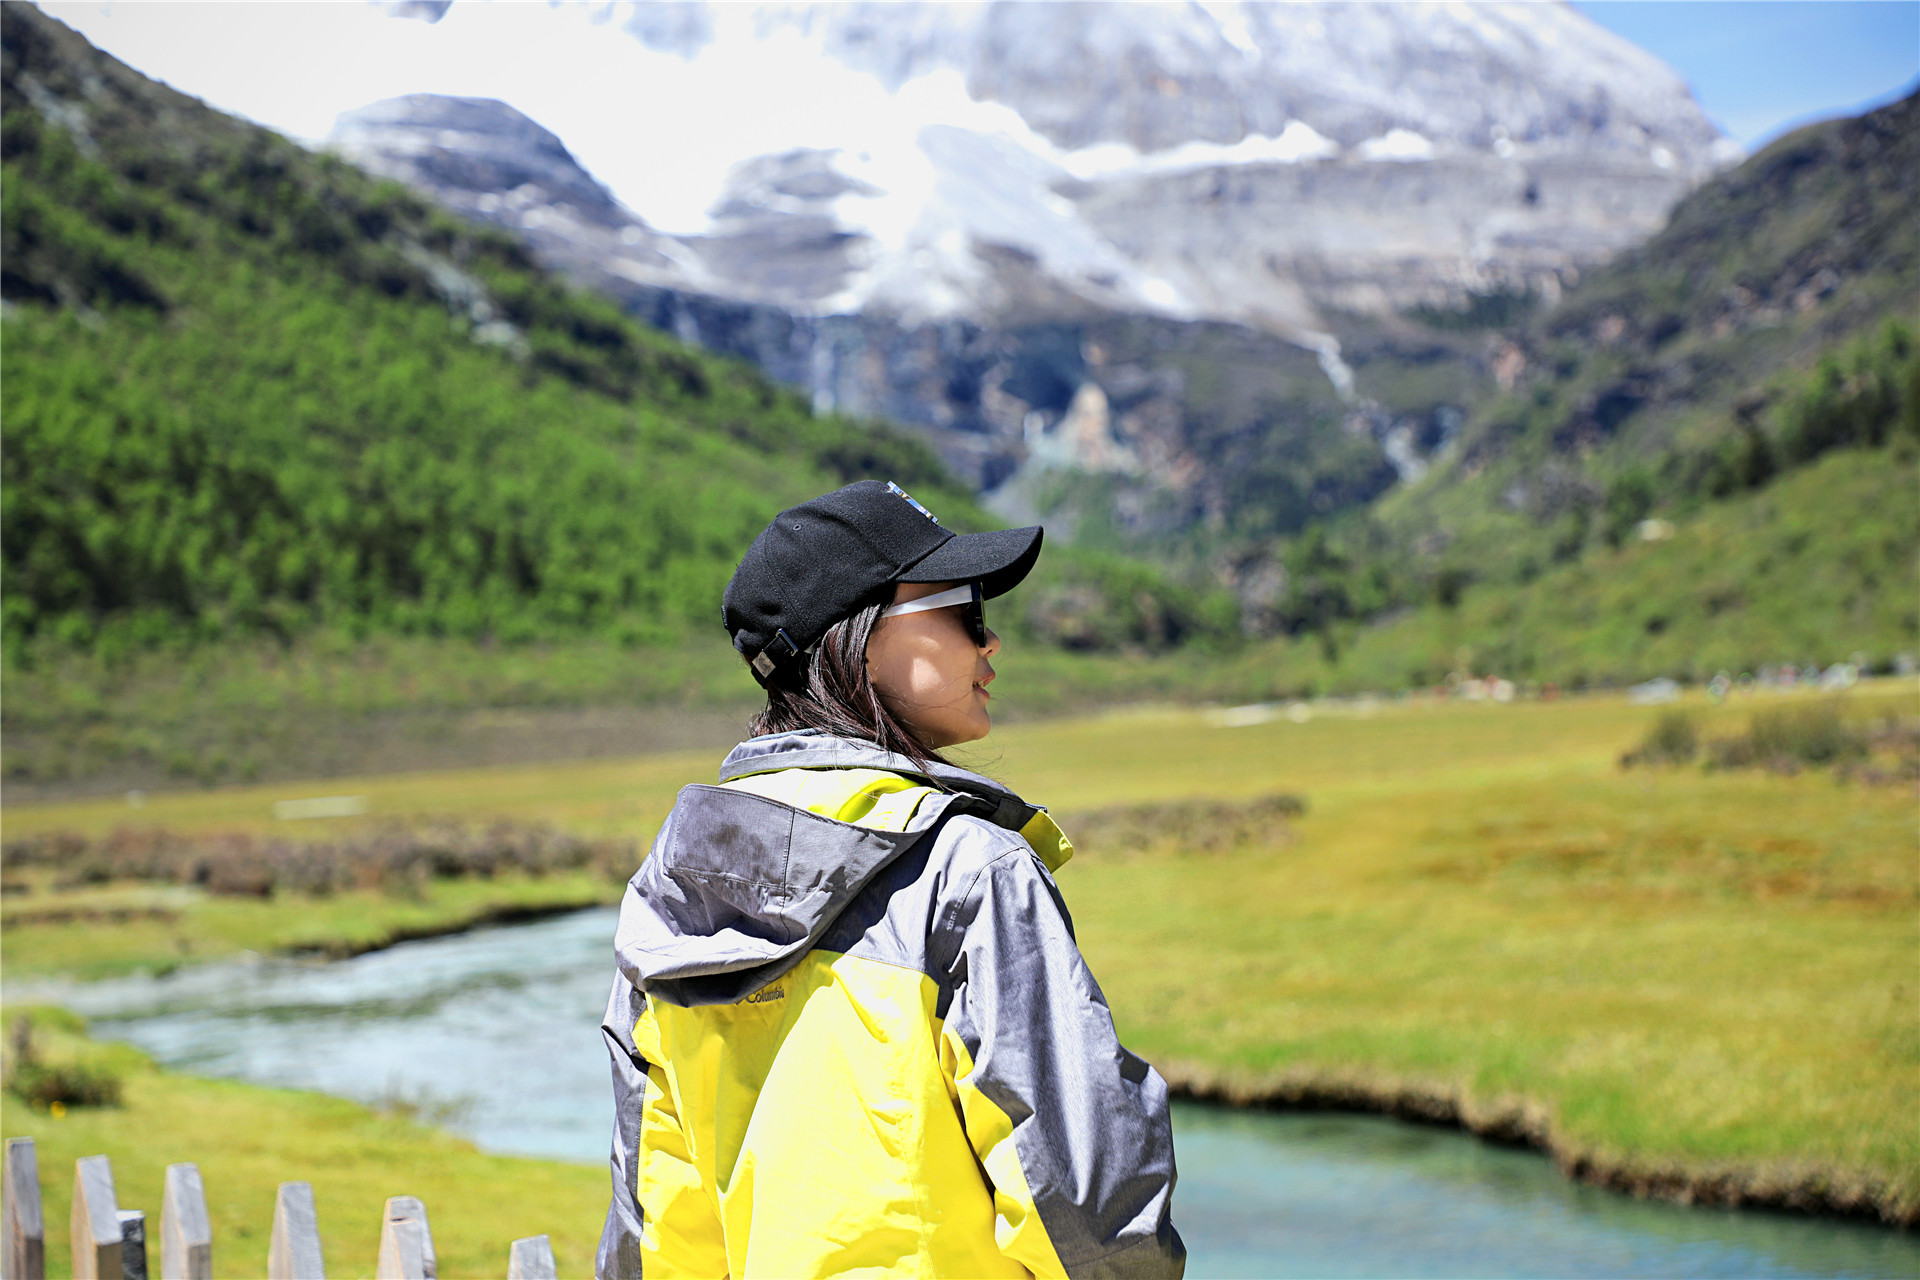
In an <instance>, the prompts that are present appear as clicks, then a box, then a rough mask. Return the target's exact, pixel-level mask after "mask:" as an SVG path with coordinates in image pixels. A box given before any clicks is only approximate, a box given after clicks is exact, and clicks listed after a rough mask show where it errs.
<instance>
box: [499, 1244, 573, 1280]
mask: <svg viewBox="0 0 1920 1280" xmlns="http://www.w3.org/2000/svg"><path fill="white" fill-rule="evenodd" d="M507 1280H560V1273H559V1271H558V1270H557V1269H556V1268H555V1267H554V1265H553V1241H551V1240H549V1239H547V1237H545V1236H544V1235H540V1236H528V1237H527V1238H526V1239H524V1240H515V1241H514V1242H513V1247H512V1248H511V1249H509V1250H508V1251H507Z"/></svg>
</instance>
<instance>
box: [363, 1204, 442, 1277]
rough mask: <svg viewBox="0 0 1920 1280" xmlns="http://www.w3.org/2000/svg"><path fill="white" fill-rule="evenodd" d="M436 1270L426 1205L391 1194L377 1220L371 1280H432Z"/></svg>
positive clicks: (431, 1232)
mask: <svg viewBox="0 0 1920 1280" xmlns="http://www.w3.org/2000/svg"><path fill="white" fill-rule="evenodd" d="M436 1272H437V1266H436V1263H435V1259H434V1256H433V1231H432V1229H431V1228H429V1227H428V1226H427V1206H426V1205H424V1204H422V1203H420V1201H419V1199H418V1198H417V1197H415V1196H394V1197H392V1198H391V1199H389V1200H388V1201H387V1209H386V1213H385V1214H384V1215H383V1216H382V1218H381V1221H380V1264H379V1266H377V1267H376V1268H375V1269H374V1272H373V1274H374V1280H435V1274H436Z"/></svg>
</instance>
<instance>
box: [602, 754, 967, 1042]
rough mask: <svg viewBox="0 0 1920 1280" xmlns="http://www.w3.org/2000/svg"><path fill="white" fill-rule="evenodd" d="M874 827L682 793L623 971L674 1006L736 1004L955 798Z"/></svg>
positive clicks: (770, 803) (716, 791)
mask: <svg viewBox="0 0 1920 1280" xmlns="http://www.w3.org/2000/svg"><path fill="white" fill-rule="evenodd" d="M956 803H959V804H969V805H970V804H976V803H978V802H977V801H975V800H973V799H972V798H971V797H945V796H943V797H937V798H936V799H935V800H934V801H933V802H931V803H928V804H923V805H921V806H920V811H919V812H917V813H916V814H915V815H914V819H913V822H912V823H911V824H910V826H909V829H908V830H906V831H903V832H892V831H872V830H869V829H867V828H865V827H858V826H853V825H851V824H848V823H844V822H836V821H834V820H833V819H831V818H822V817H820V816H818V815H816V814H811V813H807V812H805V811H804V810H799V809H795V808H793V807H792V806H790V805H785V804H781V803H779V802H778V801H775V800H768V799H766V798H764V797H761V796H757V795H752V794H750V793H748V792H743V791H730V790H727V789H725V788H722V787H687V788H685V789H683V790H682V791H681V793H680V799H679V802H678V803H677V804H676V805H675V806H674V809H673V813H672V814H671V815H669V817H668V819H667V822H666V824H665V825H664V826H663V827H662V828H661V830H660V835H659V837H658V838H657V839H656V840H655V841H654V846H653V852H652V854H651V855H650V856H649V857H648V858H647V860H646V862H644V863H642V864H641V867H640V870H639V871H638V872H636V873H635V874H634V877H633V879H632V880H631V881H630V882H629V883H628V885H627V893H626V897H625V900H624V901H623V903H622V905H621V911H620V927H619V930H618V932H617V934H616V935H615V939H614V950H615V954H616V955H617V957H618V959H619V963H620V969H621V972H622V973H623V974H624V975H625V976H626V978H627V980H628V981H630V982H631V983H633V985H634V986H635V987H637V988H638V989H639V990H640V991H642V992H644V993H646V994H647V995H648V996H650V997H653V998H656V999H660V1000H665V1001H667V1002H668V1003H670V1004H677V1005H684V1006H693V1005H707V1004H732V1003H734V1002H735V1001H738V1000H741V999H744V998H745V997H746V996H748V995H750V994H751V993H753V992H754V991H756V990H758V989H759V988H761V987H763V986H765V985H766V984H767V983H769V982H771V981H773V980H774V979H775V978H778V977H779V976H780V975H781V974H783V973H786V972H787V971H788V970H790V969H791V968H793V966H794V965H796V964H798V963H799V962H800V960H801V958H802V957H803V956H804V955H805V954H806V953H807V951H808V950H809V949H811V948H812V947H813V946H814V945H815V944H816V943H817V941H818V940H819V938H820V937H821V936H822V935H823V934H824V933H826V931H827V930H828V928H829V927H830V926H831V925H832V924H833V922H834V921H835V920H836V919H837V918H838V917H839V915H840V914H841V912H842V911H844V910H845V909H846V907H847V906H848V904H850V903H851V902H853V901H854V900H855V899H856V898H857V897H858V896H859V894H860V892H861V891H862V890H863V889H864V888H865V887H866V885H867V884H868V883H869V882H870V881H872V880H873V878H874V877H875V876H876V875H877V874H879V873H880V871H881V870H882V869H884V868H885V867H886V866H888V865H889V864H891V863H892V862H894V861H895V860H896V859H897V858H899V857H900V855H901V854H902V853H903V852H905V851H906V850H907V849H909V848H911V847H912V846H913V845H914V844H916V843H918V842H919V841H920V840H921V839H922V838H923V837H924V836H925V834H926V832H927V831H928V830H929V829H930V828H931V827H933V826H934V825H935V824H936V823H938V822H939V821H940V819H941V817H942V816H943V815H944V814H945V812H946V811H947V809H948V808H949V807H951V806H953V805H954V804H956Z"/></svg>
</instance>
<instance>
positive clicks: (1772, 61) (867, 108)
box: [43, 0, 1920, 232]
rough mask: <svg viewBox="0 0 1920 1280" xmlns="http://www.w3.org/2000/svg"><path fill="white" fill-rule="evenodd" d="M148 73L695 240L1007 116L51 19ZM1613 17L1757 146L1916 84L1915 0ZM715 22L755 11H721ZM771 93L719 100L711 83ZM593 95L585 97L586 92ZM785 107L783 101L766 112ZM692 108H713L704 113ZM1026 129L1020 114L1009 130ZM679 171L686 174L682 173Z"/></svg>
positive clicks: (566, 33)
mask: <svg viewBox="0 0 1920 1280" xmlns="http://www.w3.org/2000/svg"><path fill="white" fill-rule="evenodd" d="M43 7H44V8H45V9H46V10H47V11H48V12H50V13H52V14H53V15H54V16H56V17H58V18H60V19H61V20H63V21H65V22H67V23H68V24H69V25H71V26H73V27H75V28H76V29H78V30H79V31H80V32H81V34H83V35H85V36H86V37H87V38H88V39H89V40H91V41H93V42H94V44H96V45H98V46H99V47H101V48H102V49H105V50H106V51H107V52H108V53H111V54H113V55H114V56H115V57H117V58H119V59H121V60H122V61H124V62H126V63H128V64H129V65H131V66H133V67H135V68H136V69H138V70H140V71H142V72H144V73H146V74H147V75H150V76H152V77H154V78H156V79H159V80H164V81H166V82H167V83H169V84H171V85H172V86H173V87H174V88H176V89H180V90H182V91H184V92H187V93H190V94H193V95H195V96H197V97H201V98H204V99H205V100H206V101H207V102H209V103H210V104H212V105H214V106H216V107H220V108H223V109H225V110H228V111H232V112H235V113H236V114H239V115H242V116H246V117H248V118H250V119H253V120H256V121H258V122H260V123H262V124H265V125H268V126H270V127H272V128H274V129H278V130H280V131H281V132H283V133H287V134H289V135H291V136H293V137H296V138H299V139H302V140H303V141H307V142H317V141H319V140H320V139H322V138H324V137H325V136H326V134H327V132H328V131H329V130H330V129H331V128H332V126H333V121H334V118H335V117H336V116H337V115H338V114H339V113H340V112H341V111H344V110H348V109H351V108H353V107H358V106H363V105H365V104H367V103H370V102H376V101H378V100H380V99H382V98H389V97H394V96H398V95H400V94H406V93H442V94H454V95H460V96H472V97H491V98H499V99H501V100H503V101H506V102H509V103H510V104H512V105H513V106H515V107H517V108H518V109H519V110H521V111H522V112H523V113H525V114H526V115H528V116H530V117H531V118H533V119H534V120H536V121H538V122H539V123H540V124H542V125H544V126H545V127H547V128H548V129H551V130H552V131H553V132H554V133H556V134H557V135H559V137H560V138H561V140H562V141H563V142H565V143H566V144H567V146H568V148H569V149H570V150H572V151H573V153H574V154H575V156H576V157H577V158H578V159H579V160H580V162H581V163H582V164H584V165H585V166H586V167H587V169H588V170H589V171H591V172H592V173H593V174H594V176H595V177H597V178H599V179H600V180H601V181H602V182H604V183H606V184H607V186H608V187H609V188H611V189H612V190H613V192H614V193H615V195H616V196H618V197H619V198H620V199H622V200H623V201H624V202H625V203H627V204H628V205H629V206H630V207H632V208H633V209H634V210H635V211H636V212H638V213H639V214H640V215H641V216H642V217H644V218H646V219H647V220H648V221H649V222H651V223H652V224H653V225H654V226H655V227H658V228H660V229H662V230H666V231H686V232H690V231H697V230H699V229H701V225H702V224H703V223H704V221H705V210H706V207H707V204H708V202H709V201H710V199H711V198H712V194H713V192H715V191H717V190H718V189H719V185H720V182H721V180H722V179H723V178H724V175H725V172H726V169H727V167H728V166H729V165H730V164H731V163H732V162H733V161H735V160H738V159H741V158H743V157H746V156H750V155H758V154H765V153H767V152H769V151H773V150H779V149H786V148H790V147H799V146H833V145H835V144H836V143H837V142H839V141H841V140H843V139H845V138H848V137H862V138H868V137H874V136H875V134H876V131H877V132H878V133H879V134H881V135H885V134H886V132H887V124H888V122H889V121H891V122H893V124H894V125H897V128H896V129H895V130H894V131H895V132H900V133H901V134H902V137H901V138H899V139H895V140H894V141H895V142H897V143H899V144H900V145H899V146H898V147H897V148H896V147H886V145H885V143H886V140H885V137H884V136H882V137H881V138H880V139H879V146H881V147H885V149H886V150H889V151H892V150H899V151H900V152H901V154H906V153H908V152H913V151H917V149H916V148H914V147H913V146H912V145H911V131H912V130H913V129H914V128H915V127H916V121H918V120H923V119H927V118H942V119H955V120H966V121H967V122H969V123H972V124H975V125H976V126H989V127H991V126H994V125H996V124H997V125H1005V124H1007V123H1008V121H1005V120H1000V119H999V118H998V117H1001V116H1005V117H1012V114H1013V113H1011V112H1009V111H1007V109H1006V108H1004V107H999V106H997V105H993V104H986V103H972V102H969V101H968V100H967V98H966V94H965V89H964V87H963V85H962V84H961V82H960V78H959V77H958V75H957V74H955V75H951V76H945V77H939V76H936V77H930V78H928V82H927V83H926V84H923V85H921V86H920V87H919V90H918V92H919V93H920V94H921V95H922V96H923V97H929V98H930V99H937V100H928V101H923V102H914V103H905V102H901V101H897V100H894V99H890V98H889V97H887V96H886V95H885V94H884V93H883V92H881V90H880V87H879V85H878V83H877V82H876V81H874V80H873V79H871V78H870V77H868V76H865V75H861V74H859V73H856V72H852V71H848V70H846V69H845V68H841V67H838V66H837V64H835V65H823V64H822V63H821V61H820V60H818V59H815V58H810V57H806V56H804V55H802V54H801V51H800V50H799V49H798V48H791V49H790V48H787V47H785V46H784V45H783V44H782V42H781V40H779V39H773V40H769V41H766V42H759V43H756V42H752V41H744V40H742V41H737V42H735V41H725V40H723V41H721V42H719V44H718V45H716V46H715V47H716V48H725V49H728V50H730V52H729V53H728V54H727V55H726V56H727V58H728V59H730V60H731V62H730V64H729V65H727V66H724V67H718V66H716V65H714V61H713V58H712V57H710V56H707V55H703V56H702V58H701V59H700V61H699V63H698V64H695V63H692V62H688V61H686V60H684V59H681V58H678V57H676V56H674V55H672V54H666V53H658V52H655V51H652V50H649V49H646V48H645V47H643V46H642V45H641V44H640V43H639V42H638V41H637V40H633V39H631V38H627V37H626V36H624V34H620V33H615V32H611V31H609V30H607V29H606V15H607V13H608V8H609V6H607V5H606V4H604V3H571V4H564V3H563V4H556V5H548V4H543V3H499V2H496V3H488V4H479V3H475V2H474V0H456V3H454V5H453V6H452V8H451V9H450V10H449V11H448V12H447V14H446V16H445V17H444V18H442V19H441V20H440V21H439V22H438V23H436V24H432V25H429V24H428V23H425V22H419V21H407V20H401V19H395V18H392V17H389V16H387V15H386V14H385V13H384V12H383V11H382V9H381V8H380V7H379V6H376V5H374V4H367V3H355V2H353V0H339V2H334V3H324V2H316V0H278V2H275V3H267V2H265V0H249V2H242V3H204V2H203V3H177V2H172V3H169V2H162V0H143V2H133V0H119V2H117V3H99V2H98V0H92V2H89V3H62V2H58V0H55V2H52V3H46V4H45V5H44V6H43ZM1575 7H1576V8H1578V9H1579V10H1580V11H1581V12H1582V13H1584V14H1586V15H1587V16H1588V17H1589V18H1591V19H1593V20H1594V21H1595V22H1598V23H1599V24H1600V25H1602V26H1605V27H1608V28H1610V29H1611V30H1613V31H1614V32H1616V33H1617V34H1619V35H1622V36H1624V37H1626V38H1627V39H1629V40H1632V41H1633V42H1634V43H1636V44H1639V45H1641V46H1642V47H1644V48H1646V49H1648V50H1650V51H1651V52H1653V53H1654V54H1656V55H1657V56H1659V57H1661V58H1662V59H1664V60H1665V61H1666V62H1667V63H1668V64H1669V65H1670V66H1672V67H1673V68H1674V69H1675V70H1676V71H1678V72H1679V73H1680V74H1681V76H1682V77H1683V78H1684V79H1686V80H1687V81H1688V83H1689V84H1690V85H1692V87H1693V89H1694V93H1695V97H1696V98H1697V99H1698V100H1699V102H1700V103H1701V105H1702V107H1703V108H1704V109H1705V110H1706V112H1707V114H1708V116H1709V117H1710V118H1712V119H1713V120H1714V121H1715V122H1716V123H1717V124H1719V125H1720V126H1721V127H1722V128H1723V129H1725V130H1726V131H1727V133H1728V134H1729V135H1730V136H1732V137H1733V138H1734V139H1735V140H1736V141H1737V142H1739V143H1741V144H1742V145H1743V146H1746V147H1748V148H1749V149H1752V148H1753V147H1754V146H1756V145H1757V144H1760V143H1763V142H1765V141H1767V140H1769V139H1771V138H1773V137H1775V136H1778V134H1779V133H1781V132H1782V131H1784V130H1785V129H1786V128H1788V127H1789V126H1791V125H1793V124H1797V123H1804V122H1806V121H1807V120H1809V119H1814V118H1820V117H1824V116H1828V115H1837V114H1847V113H1851V112H1853V111H1857V110H1859V109H1860V108H1862V107H1863V106H1866V105H1871V104H1873V103H1877V102H1880V101H1884V100H1886V99H1888V98H1890V97H1892V96H1895V95H1897V94H1898V92H1899V91H1900V90H1901V89H1902V88H1904V87H1907V86H1911V85H1912V84H1913V83H1914V81H1915V80H1916V78H1920V0H1580V2H1579V3H1577V4H1576V6H1575ZM715 12H716V13H717V14H718V15H719V17H718V20H719V21H721V22H723V23H724V22H729V21H744V20H746V13H745V10H744V8H742V7H729V6H725V5H722V6H718V7H717V8H716V10H715ZM720 76H724V78H725V81H726V83H730V84H750V85H756V86H760V87H761V89H762V92H761V93H758V94H715V93H714V92H713V91H712V89H713V84H714V81H715V78H716V77H720ZM582 85H592V86H593V87H594V89H593V92H592V93H591V94H583V93H581V92H580V86H582ZM769 100H776V101H780V102H781V103H782V110H781V111H780V112H778V113H769V112H767V111H766V110H765V109H764V105H763V104H764V103H765V102H766V101H769ZM693 102H698V103H699V104H700V106H699V108H698V110H697V112H690V111H689V110H688V104H689V103H693ZM1011 123H1012V124H1014V125H1016V126H1017V125H1018V124H1019V122H1018V121H1017V119H1014V120H1012V122H1011ZM665 175H672V179H671V180H668V179H667V178H666V177H665Z"/></svg>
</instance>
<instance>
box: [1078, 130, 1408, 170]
mask: <svg viewBox="0 0 1920 1280" xmlns="http://www.w3.org/2000/svg"><path fill="white" fill-rule="evenodd" d="M1421 141H1423V142H1424V141H1425V139H1421ZM1339 154H1340V144H1339V143H1337V142H1335V141H1334V140H1333V139H1331V138H1329V137H1326V136H1325V135H1324V134H1322V133H1320V132H1319V131H1318V130H1316V129H1315V128H1314V127H1313V126H1312V125H1309V124H1307V123H1305V122H1304V121H1300V120H1289V121H1288V122H1287V127H1286V128H1285V129H1282V130H1281V131H1280V133H1279V134H1278V135H1277V136H1274V135H1268V134H1259V133H1250V134H1248V135H1247V136H1246V137H1244V138H1242V139H1240V141H1238V142H1233V143H1220V142H1186V143H1182V144H1181V145H1179V146H1177V147H1174V148H1172V149H1171V150H1167V151H1153V152H1148V153H1147V154H1145V155H1142V154H1141V153H1140V152H1138V151H1135V150H1134V149H1133V148H1132V147H1130V146H1128V145H1127V144H1126V143H1124V142H1103V143H1101V144H1099V145H1098V146H1093V147H1083V148H1081V149H1080V150H1078V151H1068V152H1064V153H1060V154H1059V155H1058V162H1059V164H1060V167H1061V168H1063V169H1065V170H1066V171H1067V172H1068V173H1071V174H1072V175H1073V176H1074V177H1076V178H1079V179H1080V180H1081V181H1083V182H1092V181H1095V180H1097V179H1102V178H1114V177H1123V176H1127V175H1131V174H1136V173H1139V174H1146V173H1171V172H1177V171H1179V170H1182V169H1212V168H1218V167H1221V166H1225V165H1240V164H1298V163H1300V162H1301V161H1304V160H1323V159H1328V158H1331V157H1333V156H1337V155H1339Z"/></svg>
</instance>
